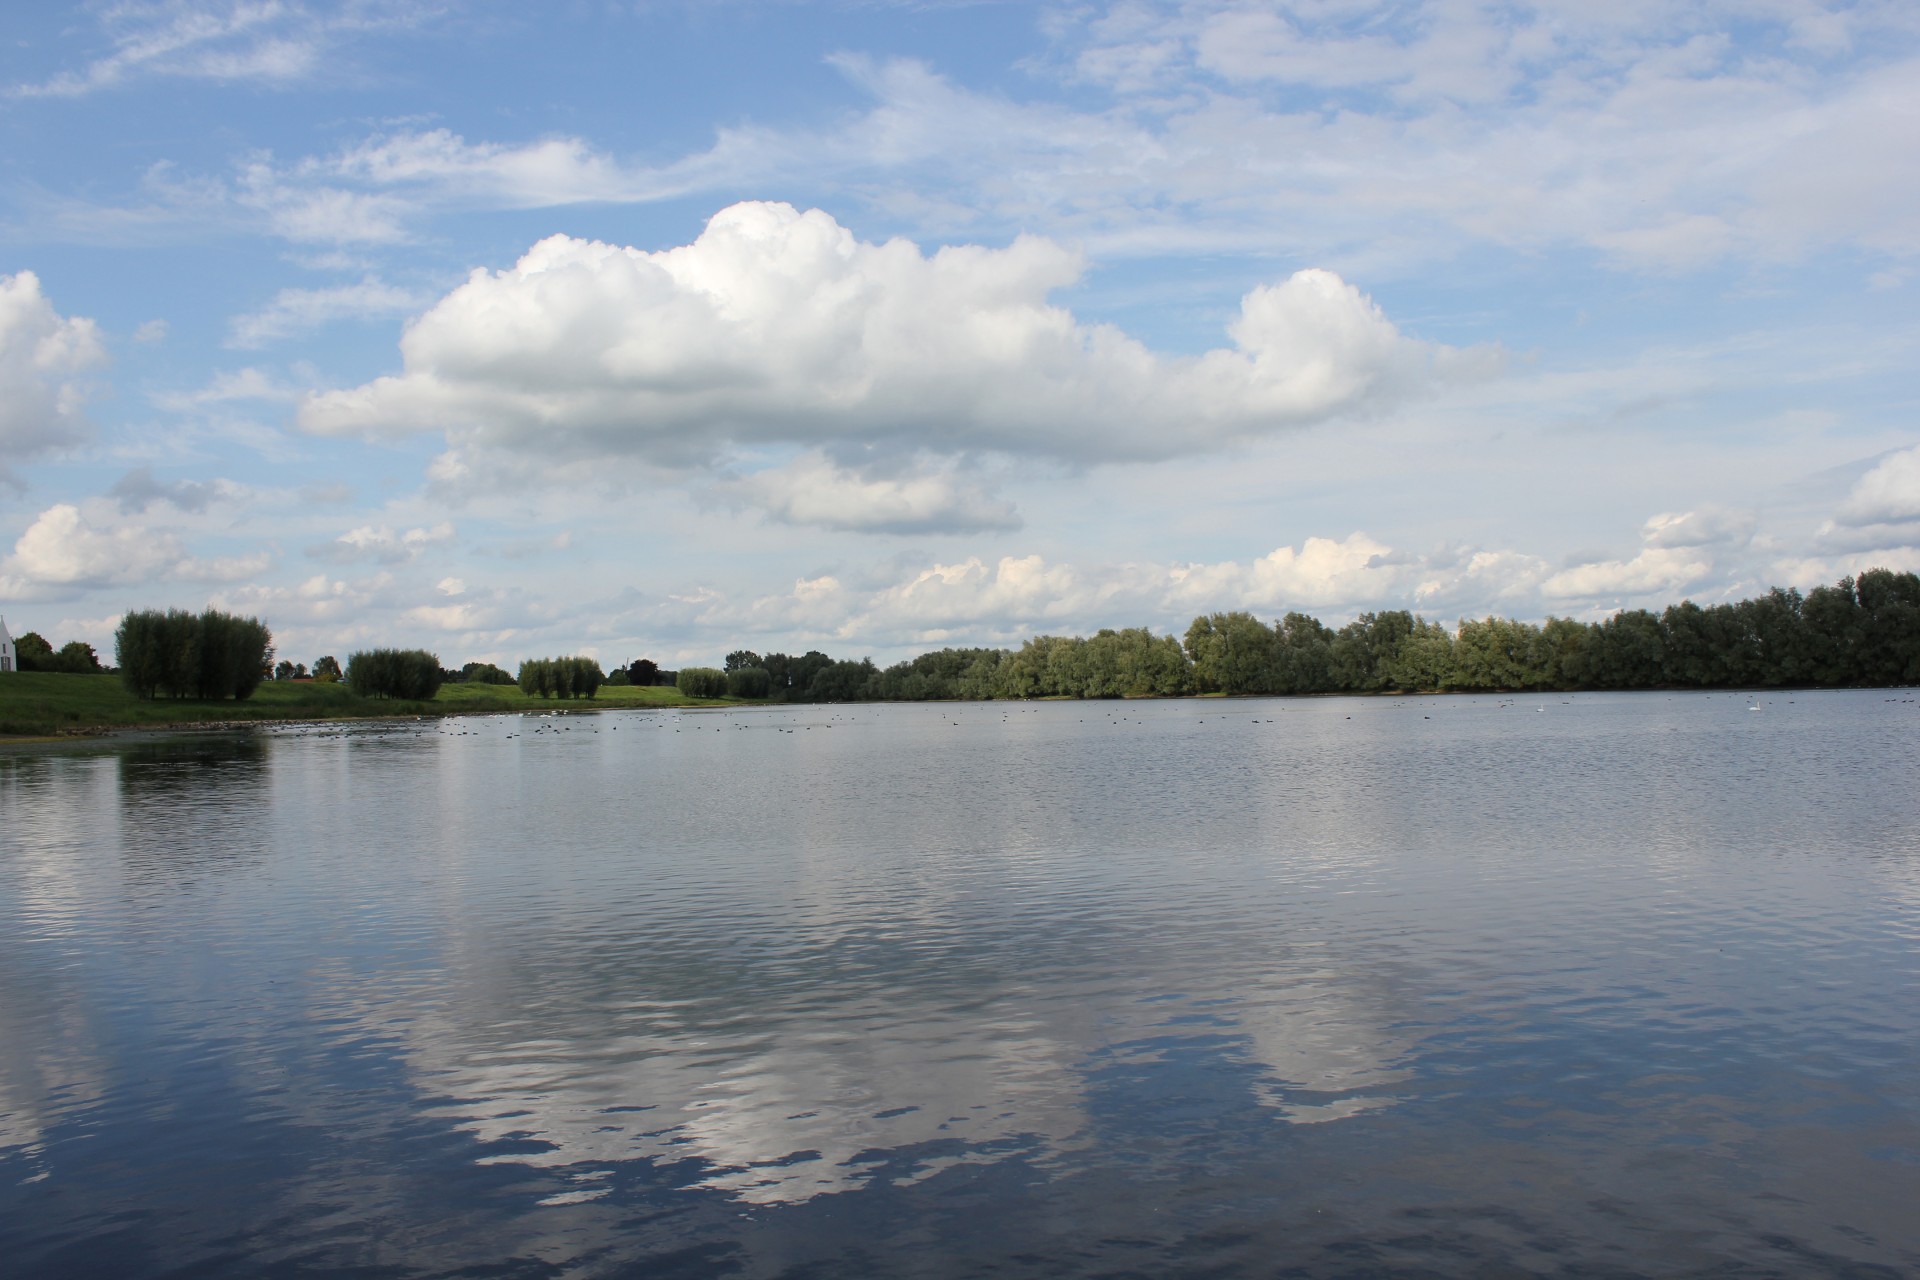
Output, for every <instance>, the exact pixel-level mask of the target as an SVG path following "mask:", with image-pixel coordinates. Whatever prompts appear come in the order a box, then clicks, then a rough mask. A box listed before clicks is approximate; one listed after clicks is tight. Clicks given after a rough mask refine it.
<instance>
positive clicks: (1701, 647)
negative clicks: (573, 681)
mask: <svg viewBox="0 0 1920 1280" xmlns="http://www.w3.org/2000/svg"><path fill="white" fill-rule="evenodd" d="M694 670H699V671H710V672H711V676H701V677H699V679H700V680H701V681H702V682H703V683H702V684H701V686H700V687H701V688H702V689H703V690H704V689H710V688H713V687H715V686H714V685H713V683H712V677H713V676H724V677H725V678H726V679H727V680H728V681H729V684H728V686H727V688H726V692H728V693H732V694H733V695H734V696H756V695H751V694H744V693H737V692H735V690H734V687H733V685H732V683H731V682H732V681H733V679H734V678H735V677H738V676H743V675H745V674H746V673H749V672H751V673H755V674H754V675H753V676H752V677H751V678H752V679H753V680H754V681H755V682H756V683H757V681H758V679H759V676H758V673H760V672H764V673H765V675H766V682H767V693H766V694H764V695H758V696H764V697H767V698H771V699H773V700H775V701H781V702H859V701H881V700H884V701H895V702H917V701H936V700H947V699H994V698H1041V697H1067V698H1118V697H1139V696H1148V695H1161V696H1173V695H1179V694H1192V693H1231V694H1294V693H1374V692H1384V691H1390V690H1391V691H1412V690H1454V689H1487V690H1520V689H1561V690H1570V689H1649V688H1725V687H1730V686H1743V687H1751V686H1779V685H1811V686H1843V685H1895V684H1913V683H1920V576H1916V575H1915V574H1912V573H1894V572H1892V571H1890V570H1887V569H1870V570H1868V571H1867V572H1865V573H1862V574H1861V575H1860V576H1859V577H1858V578H1851V577H1849V578H1842V579H1841V580H1840V581H1839V582H1837V583H1835V584H1834V585H1833V586H1823V587H1815V588H1814V589H1813V590H1811V591H1809V592H1806V593H1805V594H1804V595H1803V594H1802V593H1801V592H1800V591H1798V590H1793V589H1783V588H1778V587H1776V588H1774V589H1773V590H1771V591H1769V592H1767V593H1766V594H1765V595H1762V596H1757V597H1754V598H1753V599H1749V600H1741V601H1738V602H1733V603H1725V604H1712V605H1704V606H1703V605H1699V604H1695V603H1694V602H1692V601H1683V602H1681V603H1680V604H1676V605H1671V606H1669V607H1668V608H1667V609H1665V610H1664V611H1662V612H1658V613H1656V612H1653V611H1651V610H1646V609H1629V610H1625V611H1622V612H1620V613H1617V614H1614V615H1613V616H1612V617H1610V618H1607V619H1605V620H1604V621H1600V622H1580V621H1577V620H1574V619H1571V618H1548V619H1547V621H1546V622H1545V623H1543V624H1540V625H1535V624H1533V623H1530V622H1518V621H1515V620H1513V619H1510V618H1493V617H1489V618H1483V619H1478V620H1474V619H1468V620H1466V621H1463V622H1461V623H1460V625H1459V626H1458V627H1455V628H1452V629H1449V628H1447V627H1445V626H1443V625H1441V624H1440V623H1438V622H1433V621H1429V620H1427V619H1425V618H1423V617H1420V616H1418V615H1416V614H1413V613H1410V612H1408V611H1406V610H1388V611H1383V612H1378V613H1363V614H1361V615H1360V616H1359V617H1357V618H1355V619H1354V620H1353V621H1351V622H1349V623H1347V624H1346V625H1345V626H1342V627H1339V628H1333V627H1329V626H1327V625H1326V624H1325V623H1323V622H1321V621H1320V620H1318V619H1317V618H1313V617H1310V616H1309V615H1307V614H1304V613H1299V612H1291V613H1287V614H1286V615H1284V616H1283V617H1281V618H1280V619H1278V620H1277V621H1274V622H1271V623H1269V622H1265V621H1262V620H1261V619H1260V618H1258V617H1256V616H1254V615H1253V614H1251V613H1247V612H1244V611H1233V612H1221V613H1211V614H1204V615H1202V616H1200V617H1197V618H1195V619H1194V620H1193V623H1192V624H1191V625H1190V626H1189V627H1188V628H1187V631H1186V635H1185V637H1184V638H1183V639H1178V640H1176V639H1175V638H1174V637H1173V636H1171V635H1155V634H1153V632H1151V631H1149V630H1147V629H1145V628H1131V629H1126V630H1111V629H1110V630H1103V631H1100V632H1098V633H1096V634H1094V635H1092V636H1085V637H1082V636H1036V637H1034V638H1033V639H1031V640H1028V641H1027V642H1026V643H1025V644H1023V645H1022V646H1021V647H1020V648H1018V649H941V650H937V651H935V652H932V653H924V654H921V655H920V656H919V657H917V658H912V659H910V660H908V661H905V662H900V663H896V664H894V665H893V666H890V667H887V668H885V669H881V668H879V667H876V666H875V665H874V664H873V663H872V662H871V661H870V660H864V659H863V660H861V661H859V662H852V661H847V660H835V659H833V658H830V657H828V656H827V655H826V654H824V653H820V652H818V651H817V650H816V651H810V652H808V653H805V654H802V655H800V656H799V657H793V656H790V655H788V654H782V653H772V654H767V655H765V656H764V657H763V656H761V655H760V654H756V653H754V652H752V651H751V650H746V649H740V650H735V651H734V652H733V653H730V654H728V655H727V658H726V668H725V671H724V672H721V671H715V670H713V669H711V668H696V669H694ZM683 692H689V693H691V692H692V690H690V689H687V688H686V687H685V686H683ZM695 696H701V697H712V696H718V694H715V693H709V692H701V693H699V694H697V695H695Z"/></svg>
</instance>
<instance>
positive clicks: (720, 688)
mask: <svg viewBox="0 0 1920 1280" xmlns="http://www.w3.org/2000/svg"><path fill="white" fill-rule="evenodd" d="M674 687H675V688H677V689H679V690H680V692H682V693H684V694H686V695H687V696H688V697H689V698H724V697H726V696H727V673H726V672H724V671H721V670H719V669H717V668H715V667H685V668H682V670H681V671H680V673H679V675H678V676H677V677H676V678H675V680H674Z"/></svg>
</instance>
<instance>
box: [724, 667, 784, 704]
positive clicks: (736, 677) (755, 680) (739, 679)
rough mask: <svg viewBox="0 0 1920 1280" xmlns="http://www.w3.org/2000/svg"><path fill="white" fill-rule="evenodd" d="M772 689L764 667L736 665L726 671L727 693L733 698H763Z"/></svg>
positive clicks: (770, 680)
mask: <svg viewBox="0 0 1920 1280" xmlns="http://www.w3.org/2000/svg"><path fill="white" fill-rule="evenodd" d="M772 689H773V677H772V676H771V675H769V674H767V669H766V668H765V667H736V668H734V669H733V670H732V671H729V672H727V693H728V694H729V695H731V696H732V697H735V698H764V697H766V696H767V694H768V693H770V692H771V691H772Z"/></svg>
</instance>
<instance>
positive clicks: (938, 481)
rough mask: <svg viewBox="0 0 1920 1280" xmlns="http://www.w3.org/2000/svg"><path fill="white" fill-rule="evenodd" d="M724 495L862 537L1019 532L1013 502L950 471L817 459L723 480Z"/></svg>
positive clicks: (790, 519)
mask: <svg viewBox="0 0 1920 1280" xmlns="http://www.w3.org/2000/svg"><path fill="white" fill-rule="evenodd" d="M718 489H719V491H720V492H721V493H722V495H723V496H726V497H728V498H730V499H734V500H738V501H741V502H744V503H746V504H748V505H751V506H753V507H757V508H759V509H761V510H763V511H765V512H766V513H767V514H768V515H770V516H771V517H773V518H774V519H776V520H779V521H782V522H784V523H787V524H796V525H812V526H814V527H816V528H821V529H837V530H843V531H852V532H859V533H903V534H913V533H980V532H985V531H989V530H1007V529H1017V528H1019V527H1020V514H1019V512H1018V511H1016V510H1015V509H1014V506H1013V504H1012V503H1010V502H1007V501H1005V500H1003V499H1000V498H997V497H995V496H994V495H993V494H992V493H990V492H989V491H988V490H987V489H986V488H985V487H983V486H982V485H981V484H979V483H978V482H977V481H974V480H972V479H971V478H969V477H967V476H964V475H961V474H958V473H956V472H955V470H954V469H953V468H952V467H942V466H937V465H936V466H919V467H911V468H909V469H907V470H905V471H902V472H897V473H896V472H892V471H888V470H878V471H876V470H873V469H867V470H862V469H860V468H855V467H843V466H840V465H838V464H836V463H834V462H833V461H832V460H831V459H830V458H828V457H826V456H825V455H823V454H820V453H817V452H810V453H807V454H803V455H802V456H800V457H799V458H796V459H794V460H793V461H792V462H790V463H787V464H785V465H783V466H779V467H769V468H767V469H765V470H763V471H758V472H755V473H754V474H752V475H749V476H745V477H742V478H741V479H738V480H733V481H727V482H725V483H723V484H722V485H720V486H718Z"/></svg>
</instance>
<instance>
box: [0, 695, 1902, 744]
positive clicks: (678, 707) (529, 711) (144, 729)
mask: <svg viewBox="0 0 1920 1280" xmlns="http://www.w3.org/2000/svg"><path fill="white" fill-rule="evenodd" d="M1916 687H1920V686H1914V685H1771V686H1769V685H1761V686H1733V685H1728V686H1720V687H1713V688H1698V687H1685V686H1674V687H1661V688H1652V689H1419V690H1405V689H1382V690H1369V691H1352V690H1339V691H1326V692H1316V693H1187V694H1174V695H1166V694H1134V695H1123V696H1121V697H1118V698H1074V697H1068V696H1065V695H1050V696H1047V697H1041V698H938V699H935V698H928V699H918V700H906V699H874V700H872V701H864V702H774V701H765V702H760V701H755V702H726V703H722V702H712V703H700V702H684V703H683V702H657V703H648V702H618V701H608V702H599V701H596V700H591V699H580V700H576V701H568V702H558V701H550V702H547V703H540V702H533V703H529V704H527V705H525V706H499V705H475V706H458V705H448V706H444V707H432V708H431V709H426V710H407V711H395V712H391V713H388V714H380V713H378V712H355V713H352V714H344V715H336V716H327V715H322V716H314V715H287V716H275V715H262V716H241V717H237V718H208V719H204V720H179V721H169V722H163V723H157V724H115V723H111V722H101V723H94V724H81V725H75V726H73V727H72V728H63V729H62V730H61V731H59V732H56V733H38V734H21V735H0V751H7V750H11V749H14V748H20V747H49V746H85V745H88V744H96V745H97V744H101V743H104V742H111V741H114V740H124V739H128V738H133V737H140V736H144V737H171V736H183V735H194V734H226V733H244V732H252V731H255V730H259V729H263V728H299V727H315V728H318V727H322V726H326V725H331V724H338V725H351V724H378V723H382V722H395V723H399V722H417V721H424V720H445V719H453V718H457V717H462V716H527V715H533V716H540V715H599V714H601V713H604V712H612V711H647V712H661V711H675V712H682V711H684V712H707V713H711V712H716V711H724V712H732V711H765V710H770V709H776V708H787V707H791V708H796V709H798V708H804V707H856V706H872V707H878V706H962V705H967V704H970V703H971V704H976V705H980V706H993V705H996V704H1003V703H1019V702H1087V703H1092V702H1199V701H1210V702H1212V701H1228V700H1235V701H1249V700H1255V699H1285V700H1288V701H1292V700H1306V699H1327V698H1365V699H1380V698H1458V697H1489V698H1503V699H1504V698H1525V697H1549V696H1552V697H1566V696H1571V695H1574V694H1635V695H1646V694H1664V695H1667V696H1669V697H1671V696H1672V695H1674V694H1680V693H1684V694H1709V695H1710V694H1727V695H1735V694H1738V695H1742V696H1759V695H1763V694H1764V695H1777V694H1801V693H1838V692H1845V691H1857V692H1868V691H1873V690H1887V689H1913V688H1916ZM415 705H416V706H420V705H424V704H415Z"/></svg>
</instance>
